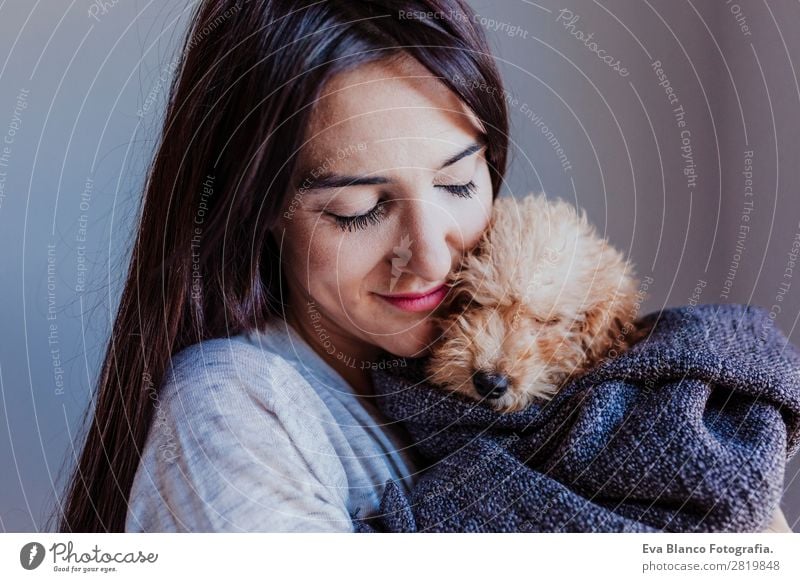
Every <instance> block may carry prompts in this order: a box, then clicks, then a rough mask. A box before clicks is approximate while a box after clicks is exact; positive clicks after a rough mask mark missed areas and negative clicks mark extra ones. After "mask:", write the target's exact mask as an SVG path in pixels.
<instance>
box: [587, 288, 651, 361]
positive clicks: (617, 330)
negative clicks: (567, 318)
mask: <svg viewBox="0 0 800 582" xmlns="http://www.w3.org/2000/svg"><path fill="white" fill-rule="evenodd" d="M634 309H635V302H634V299H633V297H632V296H631V295H630V294H616V295H614V296H612V297H609V298H608V299H607V300H605V301H601V302H600V303H599V304H596V305H594V306H593V307H592V308H591V309H589V310H588V311H587V312H586V314H585V316H584V318H583V319H582V320H580V321H577V322H576V323H575V327H574V328H573V329H574V331H576V332H578V333H579V334H580V341H581V344H582V347H583V349H584V353H585V358H586V359H585V362H584V366H583V368H584V369H586V370H588V369H590V368H593V367H594V366H596V365H597V364H599V363H600V362H601V361H602V360H604V359H606V358H614V357H616V356H617V355H619V354H621V353H622V352H624V351H625V350H627V349H628V347H629V346H630V345H631V344H633V343H635V338H636V337H638V336H637V335H636V330H635V327H634V325H633V316H634Z"/></svg>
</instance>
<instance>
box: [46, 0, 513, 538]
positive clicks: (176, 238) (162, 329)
mask: <svg viewBox="0 0 800 582" xmlns="http://www.w3.org/2000/svg"><path fill="white" fill-rule="evenodd" d="M398 54H407V55H410V56H411V57H413V58H415V59H417V60H418V61H419V62H420V63H421V64H423V65H424V66H425V67H426V68H427V69H428V70H429V71H430V72H431V74H433V75H435V76H436V77H438V78H440V79H441V81H442V82H443V83H445V84H446V85H447V86H448V87H449V88H450V89H451V90H452V91H453V92H454V93H455V94H457V95H458V96H459V97H460V98H461V100H462V101H463V102H464V103H465V104H466V105H467V106H468V107H469V108H470V109H471V110H472V111H473V112H474V114H475V115H476V116H477V117H478V118H479V119H480V120H481V122H482V124H483V126H484V128H485V136H484V137H485V140H486V143H487V144H488V148H487V151H486V158H487V162H488V164H489V169H490V172H491V175H492V185H493V188H494V194H495V196H496V195H497V193H498V191H499V190H500V186H501V183H502V180H503V175H504V173H505V167H506V155H507V149H508V112H507V109H506V103H505V100H504V99H503V94H504V93H503V89H502V82H501V79H500V76H499V73H498V71H497V69H496V66H495V63H494V59H493V58H492V57H491V54H490V50H489V47H488V44H487V42H486V39H485V37H484V34H483V31H482V30H481V28H480V26H479V25H478V24H476V20H475V18H474V13H473V12H472V10H471V9H470V8H469V7H468V6H467V4H466V3H465V2H464V1H461V0H427V1H426V0H418V1H413V0H408V1H392V0H377V1H365V0H322V1H316V2H311V1H298V0H268V1H258V2H255V1H249V2H247V1H244V2H243V1H242V0H239V1H236V0H206V1H203V2H200V3H199V5H198V7H197V8H196V9H195V12H194V13H193V15H192V23H191V26H190V27H189V30H188V31H187V33H186V36H185V38H184V42H183V47H182V52H181V54H180V57H179V61H177V64H178V66H177V69H176V75H175V78H174V80H173V82H172V85H171V87H170V93H169V100H168V103H167V109H166V115H165V118H164V125H163V129H162V132H161V135H160V142H159V144H158V149H157V151H156V154H155V156H154V158H153V161H152V164H151V166H150V169H149V171H148V176H147V182H146V185H145V192H144V196H143V201H142V207H141V214H140V217H139V224H138V230H137V234H136V241H135V247H134V249H133V253H132V257H131V260H130V266H129V270H128V273H127V279H126V282H125V286H124V289H123V292H122V297H121V301H120V305H119V309H118V312H117V314H116V319H115V321H114V325H113V328H112V333H111V338H110V340H109V343H108V347H107V349H106V352H105V356H104V360H103V365H102V369H101V373H100V376H99V378H98V386H97V393H96V395H95V399H94V402H93V406H90V407H89V409H88V410H87V412H86V415H85V417H84V426H86V423H87V421H88V427H87V428H85V435H86V436H85V442H84V444H83V449H82V453H81V455H80V458H79V459H78V462H77V466H76V467H75V469H74V473H73V474H72V475H71V478H70V482H69V484H68V488H67V492H66V494H67V497H66V501H65V504H64V506H63V507H61V508H59V512H58V516H57V519H59V524H58V530H59V531H61V532H120V531H124V527H125V518H126V514H127V498H128V495H129V493H130V489H131V485H132V483H133V478H134V476H135V473H136V469H137V467H138V464H139V460H140V455H141V450H142V448H143V446H144V443H145V439H146V437H147V431H148V428H149V425H150V421H151V418H152V416H153V413H154V402H153V396H154V394H157V392H156V391H157V389H158V387H159V386H160V385H161V384H162V381H163V380H164V377H165V375H166V373H167V371H168V366H169V362H170V360H171V357H172V355H173V354H175V353H177V352H178V351H179V350H181V349H182V348H184V347H186V346H188V345H191V344H194V343H196V342H200V341H203V340H205V339H207V338H212V337H223V336H227V335H233V334H238V333H242V332H246V331H251V330H254V329H262V328H263V324H264V322H265V321H266V320H267V319H268V318H269V317H270V316H271V315H273V314H280V313H281V312H282V306H281V305H280V302H279V299H278V298H279V297H280V296H281V295H280V287H279V285H280V282H281V274H280V268H279V267H280V260H279V257H278V254H277V252H276V248H275V242H274V240H273V239H272V238H271V236H270V235H269V233H268V231H269V228H270V227H271V226H273V225H274V224H275V223H276V221H277V220H278V218H279V216H280V212H281V211H282V209H283V207H284V202H285V201H286V197H287V196H289V195H291V194H292V184H291V178H292V174H293V172H294V170H295V155H296V152H297V151H298V150H299V149H300V146H301V145H302V143H303V140H304V138H305V131H304V130H305V127H306V125H307V122H308V119H309V114H310V112H311V106H312V105H313V103H314V102H315V100H316V99H317V98H318V95H319V92H320V89H321V88H322V86H323V85H324V83H325V82H326V81H327V80H329V79H330V78H331V77H332V76H333V75H335V74H337V73H339V72H341V71H344V70H346V69H349V68H351V67H354V66H358V65H359V64H361V63H365V62H369V61H375V60H377V59H381V58H386V57H389V56H397V55H398ZM200 216H201V217H202V220H201V223H202V228H200V227H198V223H197V222H196V220H197V219H198V217H200ZM198 228H199V229H200V232H199V233H198V230H196V229H198Z"/></svg>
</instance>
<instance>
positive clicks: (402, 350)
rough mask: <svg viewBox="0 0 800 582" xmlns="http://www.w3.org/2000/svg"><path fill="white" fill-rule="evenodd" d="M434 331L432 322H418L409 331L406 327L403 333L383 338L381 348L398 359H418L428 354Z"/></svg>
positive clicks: (433, 339)
mask: <svg viewBox="0 0 800 582" xmlns="http://www.w3.org/2000/svg"><path fill="white" fill-rule="evenodd" d="M412 325H413V324H412ZM436 331H437V330H436V327H435V325H434V324H433V322H430V321H429V320H427V321H424V322H420V323H419V324H416V325H414V326H413V328H411V329H409V328H408V327H406V331H405V332H399V333H398V334H397V335H394V336H389V337H387V336H384V337H383V340H384V341H383V342H382V343H383V345H381V347H382V348H383V349H384V350H386V351H387V352H389V353H390V354H392V355H395V356H397V357H399V358H420V357H422V356H424V355H427V354H428V353H429V352H430V349H431V345H432V344H433V342H434V341H435V340H436ZM387 340H388V341H387Z"/></svg>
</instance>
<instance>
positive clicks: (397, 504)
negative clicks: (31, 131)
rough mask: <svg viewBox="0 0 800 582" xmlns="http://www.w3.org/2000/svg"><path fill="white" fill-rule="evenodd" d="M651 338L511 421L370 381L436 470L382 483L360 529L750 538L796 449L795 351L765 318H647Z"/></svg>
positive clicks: (719, 311) (407, 378)
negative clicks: (403, 484)
mask: <svg viewBox="0 0 800 582" xmlns="http://www.w3.org/2000/svg"><path fill="white" fill-rule="evenodd" d="M641 321H642V322H643V323H644V324H647V325H653V324H654V325H655V327H654V329H653V331H652V333H651V335H650V336H649V338H647V339H645V340H642V341H640V342H639V343H637V344H636V345H634V346H633V347H632V348H631V349H630V350H629V351H627V352H625V353H624V354H622V355H620V356H618V357H617V358H615V359H613V360H608V361H606V362H604V363H602V364H601V365H599V366H597V367H596V368H594V369H593V370H591V371H590V372H588V373H586V374H584V375H583V376H582V377H581V378H578V379H575V380H573V381H572V382H571V383H569V384H568V385H567V386H565V387H564V388H562V390H561V391H560V392H559V393H558V394H557V395H556V396H555V398H554V399H553V400H551V401H550V402H548V403H546V404H542V405H536V404H534V405H532V406H531V407H529V408H527V409H525V410H521V411H518V412H514V413H510V414H501V413H498V412H495V411H493V410H492V409H491V408H489V407H488V406H485V405H484V404H482V403H479V402H474V401H470V400H468V399H466V398H465V397H463V396H460V395H456V394H450V393H445V392H443V391H442V390H440V389H436V388H433V387H431V386H428V385H426V384H424V383H421V381H424V374H423V373H422V370H423V365H424V362H423V360H420V359H417V360H411V361H410V362H411V364H410V365H409V366H407V367H405V368H393V369H392V370H390V371H380V370H376V371H374V372H373V374H374V375H373V378H374V380H375V382H374V384H375V390H376V403H377V404H378V407H379V408H380V409H381V410H382V411H383V413H384V414H385V415H386V416H387V417H388V418H389V420H390V421H396V422H399V423H401V424H402V425H403V426H404V428H405V429H406V430H407V431H408V432H409V434H410V436H411V437H412V439H413V441H414V442H415V443H416V445H415V446H416V449H417V452H419V453H420V454H421V455H422V456H423V457H424V458H425V460H426V462H427V464H426V465H425V467H426V468H425V469H424V471H423V472H422V474H421V475H420V476H419V477H418V479H417V482H416V483H415V484H414V487H413V489H412V492H411V496H410V497H407V496H406V495H404V494H403V492H402V490H401V489H400V487H399V486H398V485H397V484H396V483H394V482H393V481H387V483H386V488H385V490H384V494H383V497H382V500H381V505H380V508H379V510H378V511H377V512H376V513H374V514H373V515H357V514H356V515H354V516H351V517H352V519H353V524H354V527H355V531H357V532H525V531H528V532H556V531H565V532H609V531H617V532H653V531H669V532H678V531H679V532H723V531H724V532H746V531H759V530H761V529H762V528H763V527H765V526H766V524H767V523H769V521H770V518H771V517H772V514H773V511H774V509H775V508H776V506H777V505H778V503H779V501H780V497H781V494H782V488H783V478H784V471H785V467H786V462H787V460H788V459H789V458H790V457H791V456H792V455H793V454H794V453H795V452H796V451H797V449H798V447H799V446H800V431H799V430H798V422H799V420H800V352H798V350H797V349H796V347H795V346H794V345H793V344H791V343H789V342H788V341H787V338H786V337H785V336H784V335H783V334H782V333H781V331H780V330H779V329H778V328H777V327H776V326H775V325H774V320H772V319H770V317H769V314H768V313H767V311H766V310H764V309H763V308H760V307H753V306H745V305H698V306H695V307H694V308H692V307H689V306H687V307H680V308H671V309H665V310H662V311H661V312H659V313H651V314H649V315H646V316H644V317H643V318H641Z"/></svg>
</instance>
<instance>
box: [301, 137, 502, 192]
mask: <svg viewBox="0 0 800 582" xmlns="http://www.w3.org/2000/svg"><path fill="white" fill-rule="evenodd" d="M485 146H486V143H484V142H482V141H480V142H479V141H476V142H473V143H471V144H470V145H469V146H467V147H466V148H465V149H464V150H462V151H460V152H458V153H457V154H455V155H454V156H451V157H449V158H447V159H446V160H445V161H444V162H443V163H442V165H441V166H440V167H439V170H437V171H441V170H444V169H445V168H446V167H448V166H452V165H453V164H455V163H456V162H457V161H459V160H461V159H463V158H466V157H468V156H471V155H472V154H474V153H475V152H478V151H480V150H482V149H483V148H484V147H485ZM391 183H392V180H390V179H389V178H386V177H384V176H347V175H341V174H334V173H332V172H323V173H322V174H320V175H318V176H317V177H316V178H314V177H313V176H309V177H308V178H305V179H304V180H303V181H302V182H301V183H300V184H298V185H297V186H296V189H297V190H303V191H304V192H307V191H309V190H321V189H323V188H344V187H346V186H375V185H380V184H391Z"/></svg>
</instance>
